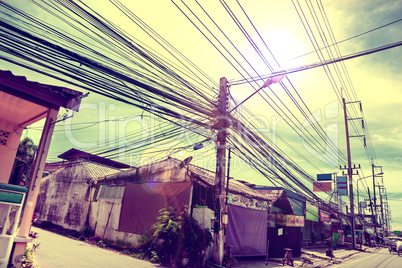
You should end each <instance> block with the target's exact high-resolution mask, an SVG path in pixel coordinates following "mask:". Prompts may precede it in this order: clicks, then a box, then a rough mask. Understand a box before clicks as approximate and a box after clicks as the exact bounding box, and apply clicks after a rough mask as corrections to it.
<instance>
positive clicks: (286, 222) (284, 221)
mask: <svg viewBox="0 0 402 268" xmlns="http://www.w3.org/2000/svg"><path fill="white" fill-rule="evenodd" d="M276 224H278V225H281V226H288V227H304V216H297V215H285V214H276Z"/></svg>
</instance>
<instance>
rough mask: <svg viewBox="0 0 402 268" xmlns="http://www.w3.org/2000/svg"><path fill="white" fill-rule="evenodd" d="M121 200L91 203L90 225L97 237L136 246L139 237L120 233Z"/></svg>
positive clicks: (103, 200) (100, 200)
mask: <svg viewBox="0 0 402 268" xmlns="http://www.w3.org/2000/svg"><path fill="white" fill-rule="evenodd" d="M120 210H121V200H107V199H99V200H97V201H93V202H92V203H91V210H90V216H89V224H90V226H91V228H92V230H95V236H97V237H100V238H102V239H106V240H109V241H114V242H118V241H120V242H125V243H131V244H135V243H136V242H137V241H138V238H139V235H137V234H133V233H126V232H120V231H118V228H119V219H120Z"/></svg>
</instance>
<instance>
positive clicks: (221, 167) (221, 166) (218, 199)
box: [213, 77, 228, 265]
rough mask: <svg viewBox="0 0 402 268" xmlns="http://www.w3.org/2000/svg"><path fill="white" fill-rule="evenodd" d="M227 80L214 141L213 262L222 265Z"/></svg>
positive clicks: (223, 83)
mask: <svg viewBox="0 0 402 268" xmlns="http://www.w3.org/2000/svg"><path fill="white" fill-rule="evenodd" d="M227 105H228V101H227V79H226V78H225V77H222V78H221V79H220V85H219V96H218V112H217V118H215V119H217V123H218V126H217V129H218V137H217V141H216V148H217V152H216V174H215V187H216V188H215V189H216V190H215V204H216V206H217V207H216V209H215V226H214V246H213V258H214V262H215V263H216V264H218V265H222V261H223V255H224V225H223V224H222V214H223V212H224V209H225V167H226V127H227V116H226V112H227Z"/></svg>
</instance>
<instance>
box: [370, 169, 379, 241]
mask: <svg viewBox="0 0 402 268" xmlns="http://www.w3.org/2000/svg"><path fill="white" fill-rule="evenodd" d="M371 170H372V172H373V199H374V232H375V236H376V237H377V236H378V233H377V202H376V198H375V174H374V164H371Z"/></svg>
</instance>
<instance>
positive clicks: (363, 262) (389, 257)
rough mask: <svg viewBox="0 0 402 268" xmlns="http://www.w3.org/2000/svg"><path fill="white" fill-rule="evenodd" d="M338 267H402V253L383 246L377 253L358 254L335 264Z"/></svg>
mask: <svg viewBox="0 0 402 268" xmlns="http://www.w3.org/2000/svg"><path fill="white" fill-rule="evenodd" d="M333 267H336V268H352V267H353V268H401V267H402V255H401V257H398V255H397V254H396V253H395V252H393V253H392V254H390V253H389V251H388V249H386V248H383V249H381V250H380V251H379V252H377V253H372V254H369V255H365V254H358V255H357V256H356V258H352V259H350V260H348V261H346V262H343V263H342V264H339V265H334V266H333Z"/></svg>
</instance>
